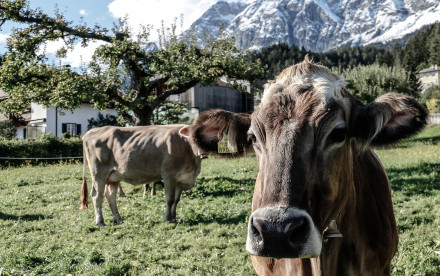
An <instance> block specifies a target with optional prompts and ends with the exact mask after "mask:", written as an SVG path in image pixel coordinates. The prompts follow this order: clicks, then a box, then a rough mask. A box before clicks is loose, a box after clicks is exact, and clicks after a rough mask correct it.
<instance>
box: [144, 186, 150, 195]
mask: <svg viewBox="0 0 440 276" xmlns="http://www.w3.org/2000/svg"><path fill="white" fill-rule="evenodd" d="M149 186H150V184H144V197H145V196H146V195H147V190H148V187H149Z"/></svg>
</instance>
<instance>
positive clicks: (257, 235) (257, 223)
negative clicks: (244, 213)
mask: <svg viewBox="0 0 440 276" xmlns="http://www.w3.org/2000/svg"><path fill="white" fill-rule="evenodd" d="M251 231H252V234H253V236H254V239H255V242H256V243H257V244H258V245H259V246H262V243H263V236H264V231H265V227H264V220H261V219H258V218H251Z"/></svg>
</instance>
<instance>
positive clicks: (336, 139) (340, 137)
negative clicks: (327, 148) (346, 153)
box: [328, 127, 347, 144]
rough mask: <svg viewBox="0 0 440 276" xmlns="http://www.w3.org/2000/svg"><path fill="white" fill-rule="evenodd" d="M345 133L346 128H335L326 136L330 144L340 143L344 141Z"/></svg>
mask: <svg viewBox="0 0 440 276" xmlns="http://www.w3.org/2000/svg"><path fill="white" fill-rule="evenodd" d="M346 135H347V129H346V128H345V127H343V128H335V129H334V130H333V131H332V132H331V133H330V135H329V136H328V142H329V143H330V144H338V143H342V142H344V140H345V136H346Z"/></svg>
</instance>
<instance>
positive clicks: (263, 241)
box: [246, 207, 322, 258]
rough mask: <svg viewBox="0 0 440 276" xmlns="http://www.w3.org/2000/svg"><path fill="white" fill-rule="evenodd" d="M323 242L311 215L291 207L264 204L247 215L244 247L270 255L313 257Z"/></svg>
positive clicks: (254, 253) (255, 253) (277, 256)
mask: <svg viewBox="0 0 440 276" xmlns="http://www.w3.org/2000/svg"><path fill="white" fill-rule="evenodd" d="M321 248H322V242H321V235H320V234H319V231H318V229H317V228H316V227H315V225H314V224H313V220H312V218H311V217H310V215H309V214H308V213H307V212H306V211H304V210H300V209H297V208H294V207H283V208H278V207H277V208H274V207H265V208H260V209H257V210H255V211H254V212H253V213H252V215H251V217H250V218H249V226H248V235H247V240H246V250H247V252H248V253H249V254H251V255H256V256H262V257H272V258H312V257H318V256H319V255H320V254H321Z"/></svg>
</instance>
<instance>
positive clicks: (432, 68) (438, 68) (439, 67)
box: [419, 65, 440, 74]
mask: <svg viewBox="0 0 440 276" xmlns="http://www.w3.org/2000/svg"><path fill="white" fill-rule="evenodd" d="M437 71H440V66H437V65H432V66H431V67H429V68H425V69H422V70H420V71H419V74H421V73H428V72H437Z"/></svg>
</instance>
